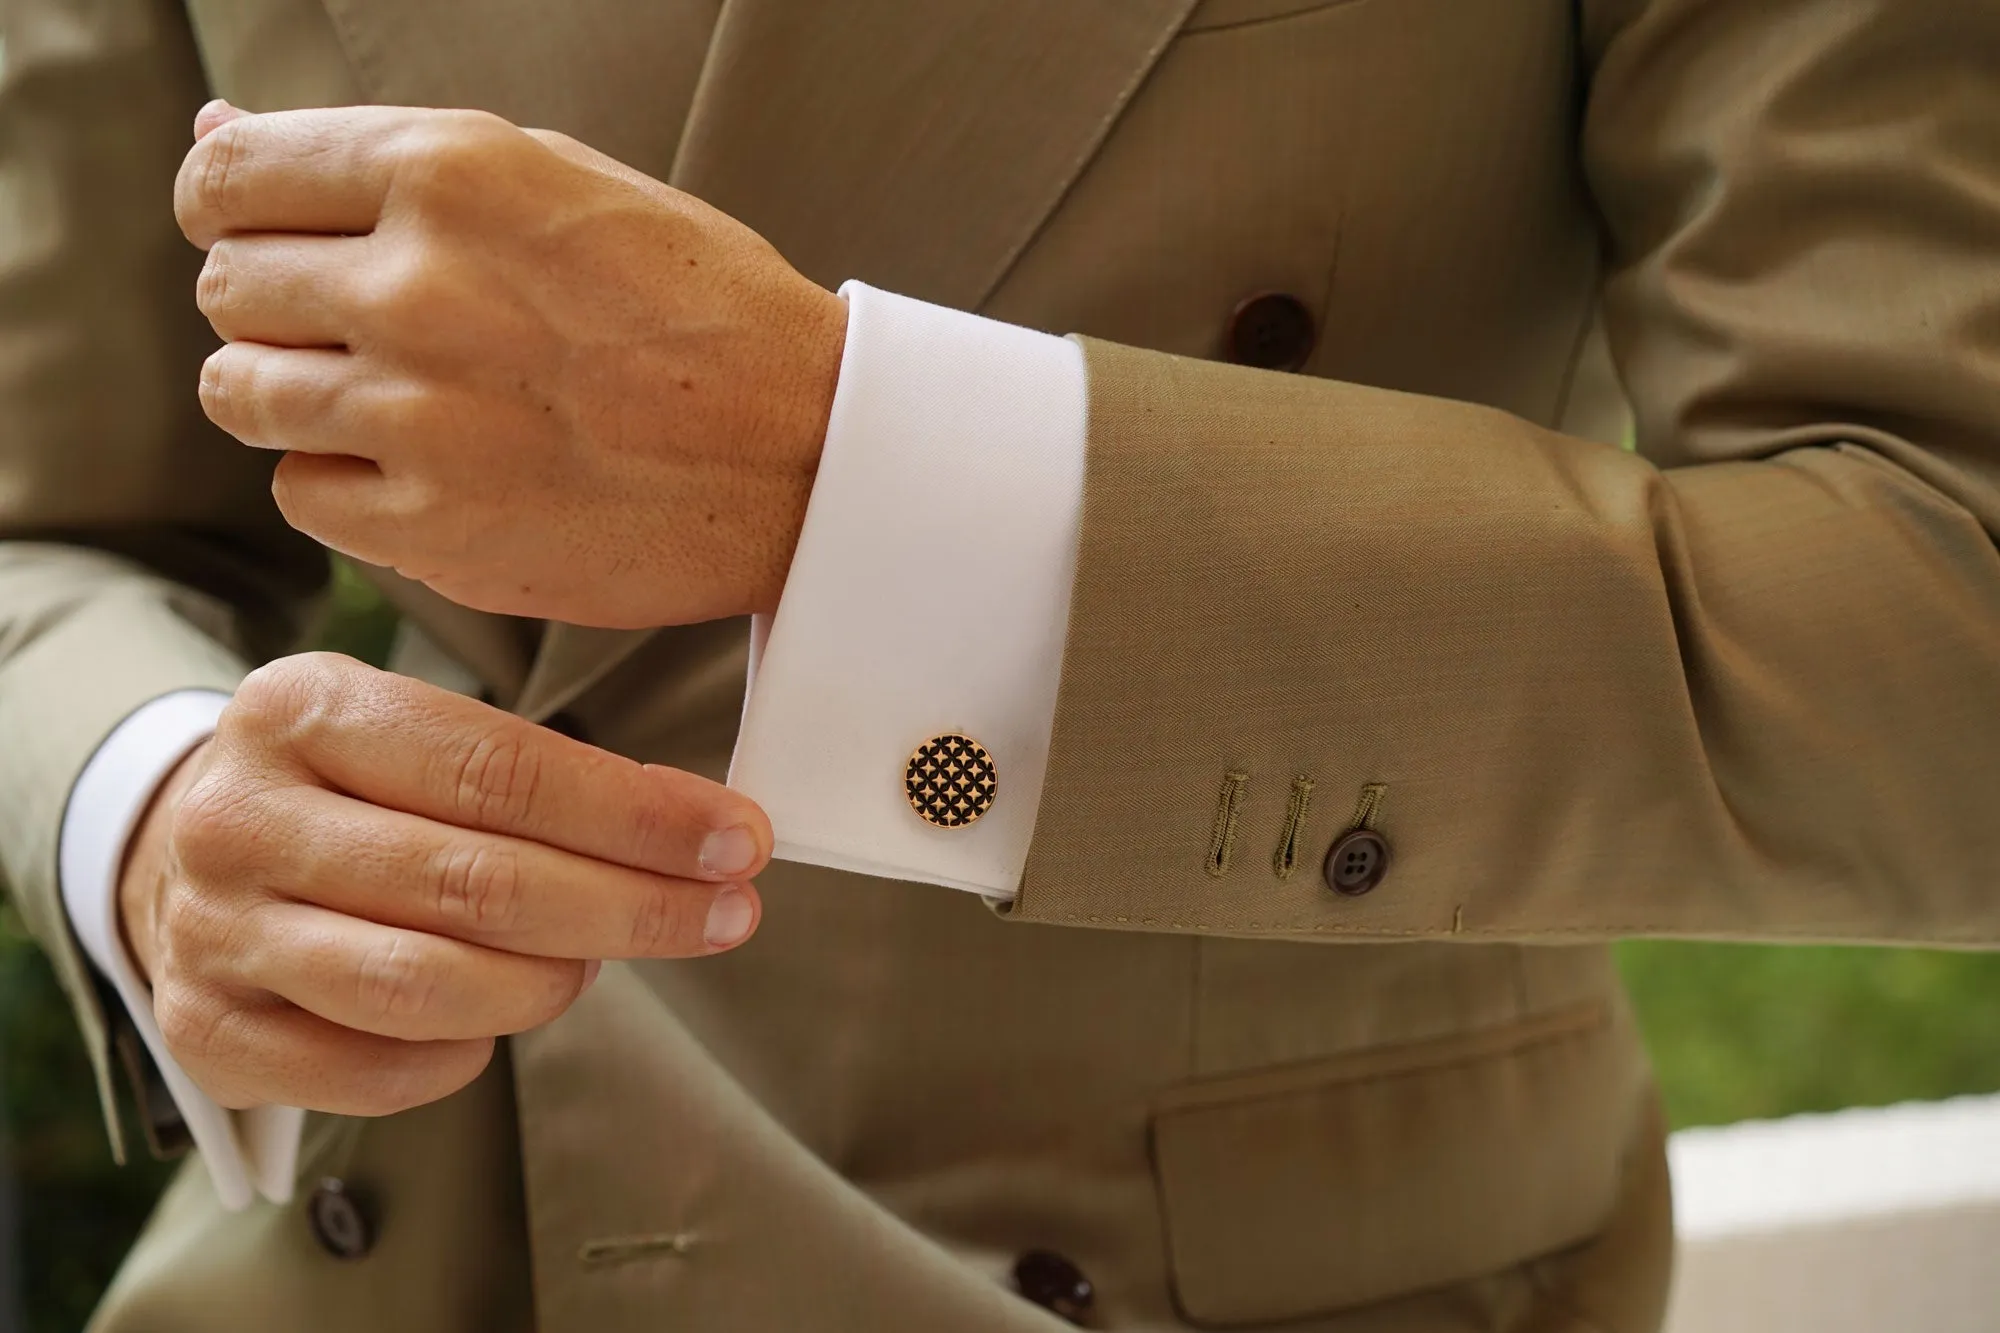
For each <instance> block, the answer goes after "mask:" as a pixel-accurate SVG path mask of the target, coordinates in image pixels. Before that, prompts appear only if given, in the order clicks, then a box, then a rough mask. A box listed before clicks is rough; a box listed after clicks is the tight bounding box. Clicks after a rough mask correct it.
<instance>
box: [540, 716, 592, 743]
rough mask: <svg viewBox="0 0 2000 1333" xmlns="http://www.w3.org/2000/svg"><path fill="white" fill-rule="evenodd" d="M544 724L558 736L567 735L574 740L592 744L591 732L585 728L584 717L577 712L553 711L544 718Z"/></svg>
mask: <svg viewBox="0 0 2000 1333" xmlns="http://www.w3.org/2000/svg"><path fill="white" fill-rule="evenodd" d="M542 725H543V726H545V727H547V728H548V729H549V730H550V731H553V732H554V733H555V734H556V735H558V736H567V737H569V738H570V739H571V740H573V741H582V742H583V743H584V744H586V745H588V744H590V733H589V732H588V731H585V730H584V726H583V719H582V718H580V717H578V716H577V715H576V714H575V713H553V714H551V715H550V716H548V717H546V718H544V719H542Z"/></svg>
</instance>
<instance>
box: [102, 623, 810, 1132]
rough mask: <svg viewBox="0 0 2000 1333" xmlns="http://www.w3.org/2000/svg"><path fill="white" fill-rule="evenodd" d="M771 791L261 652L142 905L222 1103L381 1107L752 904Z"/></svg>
mask: <svg viewBox="0 0 2000 1333" xmlns="http://www.w3.org/2000/svg"><path fill="white" fill-rule="evenodd" d="M770 848H771V831H770V825H769V824H768V822H767V821H766V820H765V818H764V815H763V812H762V811H760V810H758V808H757V807H756V806H755V805H754V804H752V803H751V802H750V801H749V800H747V799H745V798H744V797H742V796H740V795H738V794H737V793H735V792H733V791H730V790H729V789H728V788H726V787H721V786H718V785H717V784H715V783H713V782H709V781H707V780H706V779H703V778H698V777H695V776H694V775H692V774H688V773H681V772H676V771H674V770H672V769H666V768H660V767H657V766H648V767H642V766H641V765H639V764H636V763H634V762H632V761H631V760H629V759H622V758H620V757H618V756H616V755H613V754H609V753H606V752H605V751H602V750H598V749H594V748H592V747H590V746H588V745H584V744H582V743H581V742H578V741H573V740H569V739H567V738H565V737H563V736H559V735H557V734H556V733H555V732H552V731H549V730H546V729H544V728H541V727H537V726H534V725H533V724H531V723H528V722H525V721H522V720H521V719H519V718H516V717H512V716H509V715H508V714H506V713H502V712H500V711H499V710H497V709H493V708H488V707H487V706H486V705H484V704H481V703H477V702H475V701H473V700H470V699H465V698H462V697H460V696H458V695H455V694H450V693H447V692H446V691H443V690H440V689H436V688H434V687H432V686H429V685H425V684H422V683H421V682H418V681H413V680H407V679H405V678H403V677H400V676H393V675H389V674H386V673H384V672H379V671H375V670H372V669H370V668H368V667H365V666H362V665H361V664H360V663H358V662H355V661H353V660H351V659H349V658H344V657H338V656H334V655H331V654H323V653H322V654H310V655H307V656H304V657H293V658H286V659H284V660H282V661H278V662H274V663H272V664H271V665H269V666H267V667H265V668H263V669H262V670H261V671H258V672H255V673H254V674H252V675H251V676H250V677H249V678H248V679H246V680H245V681H244V682H243V685H242V687H241V688H240V689H239V690H238V691H237V694H236V699H235V702H233V703H232V704H231V705H230V706H229V708H228V710H227V711H226V712H225V713H224V714H223V717H222V722H221V725H220V727H219V728H218V729H217V731H216V734H215V737H214V738H213V739H212V740H211V741H210V742H209V743H208V744H207V745H206V746H205V747H203V749H201V750H199V751H197V752H196V753H195V754H194V755H193V756H191V757H190V759H189V760H188V761H187V762H185V763H183V764H182V765H181V767H180V768H179V769H178V770H176V772H175V773H174V774H173V776H172V777H171V778H170V779H169V780H168V782H167V783H166V784H164V786H163V787H162V789H161V792H160V794H159V795H158V796H157V797H156V798H155V800H154V804H153V808H152V809H151V810H150V811H149V812H148V814H147V816H146V818H145V820H144V821H143V823H142V825H141V827H140V831H139V834H138V836H137V837H136V838H135V839H134V845H133V848H132V851H131V853H130V855H129V856H128V858H127V862H126V865H125V868H124V870H123V872H122V875H121V880H120V885H119V907H120V917H121V921H122V924H123V926H124V929H125V933H126V938H127V941H128V943H129V944H130V946H131V948H132V952H133V955H134V957H135V958H136V959H137V961H138V963H139V965H140V969H141V971H142V972H144V973H145V974H146V975H147V976H148V977H149V978H150V980H151V982H152V986H153V1009H154V1013H155V1016H156V1017H157V1018H158V1019H159V1023H160V1029H161V1032H162V1033H163V1035H164V1036H165V1037H166V1041H167V1045H168V1046H169V1047H170V1048H172V1050H173V1053H174V1056H175V1058H176V1059H177V1060H179V1061H180V1062H181V1065H182V1066H183V1067H184V1068H185V1069H186V1070H187V1071H188V1073H189V1074H190V1075H191V1076H192V1077H193V1078H194V1080H195V1081H196V1082H197V1083H198V1084H200V1085H201V1087H202V1088H203V1089H204V1090H205V1091H206V1092H208V1093H209V1095H210V1096H212V1097H214V1098H215V1099H216V1100H217V1101H219V1102H221V1103H222V1104H223V1105H224V1106H230V1107H244V1106H252V1105H257V1104H259V1103H265V1102H275V1103H280V1104H283V1105H288V1106H304V1107H310V1108H313V1109H317V1110H326V1111H336V1112H342V1113H346V1114H354V1115H382V1114H386V1113H388V1112H392V1111H397V1110H402V1109H404V1108H406V1107H410V1106H415V1105H418V1104H420V1103H423V1102H428V1101H433V1100H435V1099H437V1098H439V1097H443V1096H445V1095H446V1094H448V1093H450V1092H453V1091H456V1090H457V1089H458V1088H460V1087H462V1086H464V1085H465V1084H466V1083H468V1082H470V1081H471V1080H472V1079H473V1078H474V1077H475V1076H476V1075H477V1074H478V1073H479V1071H480V1070H481V1069H483V1068H485V1066H486V1062H487V1060H488V1058H489V1057H490V1056H491V1055H492V1051H493V1039H494V1038H495V1037H496V1036H501V1035H504V1034H507V1033H512V1032H520V1031H522V1030H524V1029H527V1028H531V1027H535V1026H537V1025H539V1024H542V1023H546V1022H548V1021H549V1020H550V1019H552V1018H554V1017H556V1016H557V1015H558V1014H560V1013H562V1012H563V1010H564V1009H566V1008H568V1007H569V1004H570V1002H571V1001H573V1000H575V999H576V997H577V996H578V995H579V994H580V993H581V992H582V990H583V988H584V987H585V986H586V985H588V984H589V981H590V978H591V977H593V976H594V975H595V974H596V963H595V962H594V961H589V960H597V959H604V958H681V957H691V956H696V955H701V954H711V953H716V952H718V951H720V950H722V949H725V948H728V947H730V946H732V945H735V944H738V943H740V942H742V941H743V940H744V939H746V938H748V936H749V935H750V933H751V931H752V930H753V929H754V928H755V927H756V924H757V917H758V900H757V895H756V891H755V890H754V889H752V888H751V887H750V886H749V885H748V884H747V883H746V882H744V881H745V880H746V878H747V877H748V876H749V875H751V874H754V873H755V872H756V871H757V870H759V869H760V868H762V866H763V865H764V863H765V861H766V859H767V858H768V857H769V855H770Z"/></svg>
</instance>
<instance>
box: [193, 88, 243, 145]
mask: <svg viewBox="0 0 2000 1333" xmlns="http://www.w3.org/2000/svg"><path fill="white" fill-rule="evenodd" d="M248 114H249V112H247V111H241V110H238V109H237V108H236V107H233V106H231V105H229V103H228V102H225V101H224V100H223V99H221V98H220V97H218V98H216V99H215V100H214V101H213V102H210V103H209V104H208V105H207V106H205V107H203V108H202V109H201V110H199V111H197V112H196V113H195V117H194V137H195V142H196V143H200V142H201V141H202V140H203V139H206V138H207V137H208V136H209V135H210V134H212V133H214V132H215V131H216V130H217V129H220V128H221V127H222V126H224V125H227V124H228V123H229V122H230V121H232V120H235V119H236V118H237V117H239V116H245V115H248Z"/></svg>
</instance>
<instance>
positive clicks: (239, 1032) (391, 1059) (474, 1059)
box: [153, 985, 493, 1116]
mask: <svg viewBox="0 0 2000 1333" xmlns="http://www.w3.org/2000/svg"><path fill="white" fill-rule="evenodd" d="M153 1014H154V1017H155V1018H156V1019H157V1020H158V1021H159V1024H160V1031H161V1033H162V1035H163V1036H165V1037H166V1040H167V1046H168V1047H169V1049H171V1050H172V1051H173V1053H174V1057H175V1059H176V1060H178V1061H179V1062H180V1064H181V1067H182V1068H183V1069H185V1070H187V1072H188V1074H189V1076H190V1077H192V1078H193V1079H194V1081H195V1082H196V1083H197V1084H199V1085H200V1086H201V1089H202V1091H204V1092H206V1093H207V1094H208V1095H209V1096H211V1097H213V1098H214V1099H215V1100H216V1101H218V1102H220V1103H221V1104H222V1105H223V1106H226V1107H230V1108H233V1109H240V1108H242V1107H246V1106H265V1105H277V1106H302V1107H305V1108H306V1109H307V1110H310V1111H326V1112H329V1113H331V1114H334V1115H364V1116H378V1115H393V1114H394V1113H396V1112H398V1111H407V1110H409V1109H410V1108H411V1107H413V1106H422V1105H424V1104H426V1103H428V1102H434V1101H437V1100H438V1099H440V1098H442V1097H448V1096H450V1095H451V1094H452V1093H454V1092H457V1091H458V1090H459V1089H460V1088H462V1087H464V1086H465V1085H466V1084H468V1083H470V1082H472V1080H473V1079H475V1078H477V1077H479V1074H480V1072H481V1071H482V1070H484V1069H485V1068H486V1064H487V1062H488V1061H489V1060H491V1059H492V1058H493V1041H492V1039H491V1038H473V1039H469V1040H464V1041H426V1042H413V1041H399V1040H397V1039H396V1038H394V1037H382V1036H377V1035H376V1034H374V1033H372V1032H357V1031H355V1030H354V1029H353V1028H345V1027H342V1026H340V1025H339V1024H338V1023H330V1022H328V1021H327V1020H326V1019H324V1018H321V1017H320V1016H319V1015H317V1014H310V1013H307V1012H306V1011H305V1010H303V1009H300V1008H298V1007H297V1006H295V1005H292V1004H289V1003H287V1002H285V1001H283V1000H279V999H275V998H271V997H263V998H246V997H244V996H242V995H239V994H235V993H232V992H229V991H226V990H223V989H221V988H219V987H212V986H205V987H194V986H189V985H167V986H162V987H160V988H159V989H157V990H155V991H154V993H153Z"/></svg>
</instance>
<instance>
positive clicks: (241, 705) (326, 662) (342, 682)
mask: <svg viewBox="0 0 2000 1333" xmlns="http://www.w3.org/2000/svg"><path fill="white" fill-rule="evenodd" d="M365 670H366V668H365V667H362V665H361V664H360V663H359V662H356V661H355V660H354V659H352V658H350V657H343V656H341V655H340V654H339V653H298V654H295V655H294V656H291V657H280V658H278V659H276V660H275V661H272V662H267V663H265V664H264V665H263V666H261V667H258V668H257V669H256V670H255V671H252V672H251V673H250V674H249V675H247V676H245V677H244V678H243V682H242V683H241V684H240V685H238V686H237V687H236V698H235V701H234V704H233V705H232V706H233V707H235V708H238V709H240V710H241V711H242V713H243V714H244V718H243V722H244V724H245V727H246V729H247V730H250V731H252V732H254V733H255V734H256V735H258V736H259V737H260V738H262V739H264V740H266V741H267V742H268V741H276V742H277V743H278V744H279V745H280V746H282V747H284V748H289V749H297V748H300V747H302V746H304V745H307V744H309V743H311V742H312V741H313V740H315V739H317V738H319V737H321V736H323V735H325V734H326V733H327V732H328V731H330V730H332V729H333V728H335V727H337V726H339V725H340V723H341V721H342V719H343V718H344V716H345V715H346V713H347V711H348V708H349V705H350V704H351V703H352V702H353V696H354V693H355V690H356V688H357V686H358V683H359V681H358V677H359V673H360V672H362V671H365Z"/></svg>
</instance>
